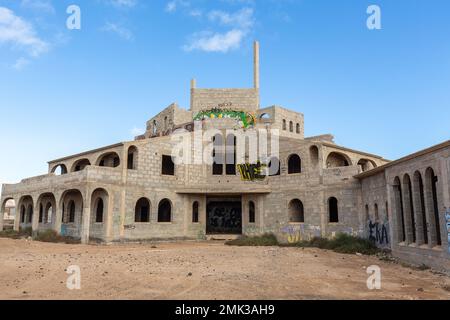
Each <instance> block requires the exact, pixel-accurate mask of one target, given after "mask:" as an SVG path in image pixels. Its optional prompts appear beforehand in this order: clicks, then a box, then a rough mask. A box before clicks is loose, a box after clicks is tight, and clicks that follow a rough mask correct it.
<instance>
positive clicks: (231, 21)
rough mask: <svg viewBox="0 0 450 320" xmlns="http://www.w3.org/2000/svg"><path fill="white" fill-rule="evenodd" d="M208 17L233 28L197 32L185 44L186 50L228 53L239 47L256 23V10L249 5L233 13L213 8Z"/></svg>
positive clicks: (214, 21)
mask: <svg viewBox="0 0 450 320" xmlns="http://www.w3.org/2000/svg"><path fill="white" fill-rule="evenodd" d="M207 18H208V21H210V22H211V23H213V24H217V25H219V26H222V27H227V28H231V30H227V31H224V32H212V31H209V30H205V31H201V32H196V33H194V34H192V35H190V36H189V37H188V43H187V44H185V45H184V46H183V49H184V50H185V51H193V50H200V51H205V52H222V53H226V52H228V51H231V50H236V49H239V48H240V47H241V44H242V42H243V41H244V39H245V37H246V36H247V35H248V34H249V33H250V31H251V29H252V27H253V26H254V24H255V18H254V11H253V9H252V8H248V7H246V8H242V9H241V10H239V11H237V12H233V13H230V12H226V11H220V10H213V11H210V12H209V13H208V14H207Z"/></svg>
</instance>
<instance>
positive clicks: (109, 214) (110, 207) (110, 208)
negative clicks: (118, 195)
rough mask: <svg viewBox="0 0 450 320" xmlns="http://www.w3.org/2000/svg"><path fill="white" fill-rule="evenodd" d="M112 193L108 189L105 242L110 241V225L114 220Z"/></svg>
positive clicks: (111, 225)
mask: <svg viewBox="0 0 450 320" xmlns="http://www.w3.org/2000/svg"><path fill="white" fill-rule="evenodd" d="M113 214H114V194H113V193H112V192H111V193H110V192H109V191H108V211H107V215H106V239H105V241H106V242H111V241H112V227H113V221H114V217H113Z"/></svg>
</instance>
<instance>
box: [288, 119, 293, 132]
mask: <svg viewBox="0 0 450 320" xmlns="http://www.w3.org/2000/svg"><path fill="white" fill-rule="evenodd" d="M289 131H290V132H294V123H293V122H292V121H289Z"/></svg>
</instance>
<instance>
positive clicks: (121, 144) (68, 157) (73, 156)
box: [47, 142, 124, 164]
mask: <svg viewBox="0 0 450 320" xmlns="http://www.w3.org/2000/svg"><path fill="white" fill-rule="evenodd" d="M123 145H124V144H123V142H120V143H116V144H112V145H110V146H106V147H101V148H97V149H93V150H89V151H85V152H81V153H77V154H74V155H71V156H67V157H64V158H59V159H56V160H51V161H48V162H47V163H48V164H50V163H55V162H61V161H65V160H69V159H72V158H78V157H81V156H85V155H88V154H90V153H94V152H98V151H103V150H107V149H112V148H116V147H121V146H123Z"/></svg>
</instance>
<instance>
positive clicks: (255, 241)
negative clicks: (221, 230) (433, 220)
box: [226, 233, 380, 255]
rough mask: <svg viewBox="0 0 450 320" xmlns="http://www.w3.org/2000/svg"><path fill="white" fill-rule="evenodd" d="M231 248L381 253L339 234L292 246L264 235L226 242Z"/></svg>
mask: <svg viewBox="0 0 450 320" xmlns="http://www.w3.org/2000/svg"><path fill="white" fill-rule="evenodd" d="M226 244H227V245H230V246H281V247H297V248H319V249H325V250H332V251H334V252H338V253H346V254H356V253H360V254H365V255H375V254H378V253H379V252H380V250H379V249H378V248H377V246H376V245H375V244H374V243H373V242H371V241H370V240H367V239H362V238H358V237H354V236H350V235H347V234H343V233H341V234H338V235H337V236H336V237H335V238H333V239H325V238H313V239H311V240H310V241H300V242H297V243H292V244H282V243H279V242H278V240H277V238H276V236H275V235H274V234H264V235H262V236H255V237H248V236H244V237H242V238H239V239H237V240H231V241H227V242H226Z"/></svg>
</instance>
